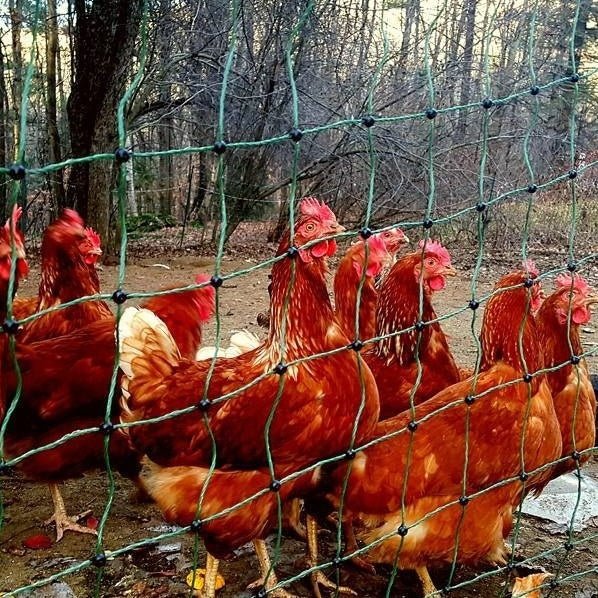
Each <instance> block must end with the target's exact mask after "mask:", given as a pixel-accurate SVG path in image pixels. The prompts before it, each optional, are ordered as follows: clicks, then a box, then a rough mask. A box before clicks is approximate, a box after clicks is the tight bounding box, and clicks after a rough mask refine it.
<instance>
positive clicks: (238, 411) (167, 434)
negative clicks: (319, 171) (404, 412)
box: [120, 198, 378, 596]
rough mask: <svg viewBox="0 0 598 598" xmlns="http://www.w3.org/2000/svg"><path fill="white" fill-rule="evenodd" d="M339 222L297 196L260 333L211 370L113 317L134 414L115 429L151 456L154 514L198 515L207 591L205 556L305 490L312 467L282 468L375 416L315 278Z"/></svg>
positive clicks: (363, 430)
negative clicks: (250, 346) (264, 330)
mask: <svg viewBox="0 0 598 598" xmlns="http://www.w3.org/2000/svg"><path fill="white" fill-rule="evenodd" d="M342 230H343V228H342V227H341V226H340V225H339V224H338V223H337V221H336V217H335V216H334V214H333V212H332V211H331V210H330V209H329V208H328V207H327V206H325V205H324V204H321V203H320V202H318V201H317V200H316V199H314V198H307V199H304V200H302V201H301V203H300V204H299V218H298V220H297V222H296V227H295V231H294V236H293V237H292V239H291V237H290V235H289V233H288V232H287V234H286V235H285V236H284V237H283V239H282V241H281V244H280V246H279V248H278V256H279V257H280V258H281V259H279V260H278V261H277V262H276V263H275V264H274V266H273V268H272V294H271V303H270V329H269V334H268V337H267V339H266V340H265V342H264V343H262V344H261V345H260V346H259V347H258V348H256V349H254V350H253V351H250V352H248V353H244V354H242V355H240V356H238V357H236V358H233V359H226V358H221V359H218V360H216V362H215V363H214V366H213V371H211V370H210V367H211V362H210V361H199V362H195V361H189V360H185V359H181V357H180V355H179V353H178V350H177V347H176V345H175V343H174V342H173V341H172V339H171V338H170V336H169V335H168V334H167V330H166V329H165V327H164V326H163V325H161V323H160V322H159V321H157V320H156V319H155V318H154V317H153V316H152V315H151V314H148V313H147V312H144V311H143V310H142V311H135V310H128V312H125V314H124V317H123V319H122V320H121V332H120V338H121V344H122V346H121V358H120V365H121V368H122V370H123V372H124V373H125V376H126V377H125V378H124V380H123V383H122V393H123V398H122V418H121V419H122V421H123V423H124V424H131V423H135V424H136V425H134V426H131V427H127V428H124V429H123V431H126V433H127V435H128V436H129V438H130V441H131V442H132V444H133V445H134V446H135V447H136V449H137V450H139V451H140V452H143V453H145V454H146V455H148V457H149V459H150V460H151V462H152V463H149V464H146V467H145V468H144V474H143V477H142V479H143V482H144V487H145V489H146V491H147V492H148V494H150V496H151V497H152V498H153V499H154V500H155V501H156V502H157V503H158V506H159V507H160V509H161V510H162V512H163V513H164V516H165V517H166V519H167V520H169V521H175V522H177V523H178V524H180V525H185V526H187V525H192V524H193V522H194V521H195V520H197V519H198V518H201V520H202V521H203V524H202V526H201V534H202V535H203V537H204V541H205V544H206V548H207V550H208V553H209V557H208V567H207V570H208V572H210V575H206V581H205V588H206V590H205V593H206V595H208V596H213V595H214V578H213V577H214V576H215V572H216V571H217V564H216V565H214V562H215V559H217V558H224V557H227V556H230V555H231V553H232V552H233V550H235V549H236V548H238V547H239V546H241V545H242V544H244V543H245V542H247V541H248V540H256V539H261V538H263V537H264V536H265V535H266V534H267V533H268V532H269V531H270V529H271V528H272V527H273V525H274V521H275V518H276V511H277V508H276V507H277V502H278V501H277V495H278V496H279V497H280V500H281V501H282V502H283V503H284V502H286V501H288V500H290V499H292V498H294V497H296V496H303V495H304V494H305V493H307V492H310V491H311V490H312V489H313V488H314V486H315V485H317V480H318V469H313V470H310V471H307V472H306V473H304V474H302V475H298V476H297V477H293V478H292V479H285V477H286V476H290V475H292V474H295V473H296V472H298V471H300V470H301V469H302V468H305V467H309V466H310V465H312V464H314V463H316V462H317V461H319V460H320V459H322V458H326V457H328V456H330V455H333V454H338V453H339V452H340V453H342V452H344V451H346V450H348V449H349V448H350V446H351V444H352V441H353V439H354V440H355V441H356V442H359V439H363V438H365V437H366V436H367V435H368V434H369V433H370V432H371V430H372V427H373V426H374V424H375V422H376V421H377V418H378V393H377V389H376V385H375V382H374V379H373V377H372V376H371V374H370V372H369V370H368V368H367V366H365V364H364V363H363V362H362V361H361V359H360V357H359V355H358V353H356V352H355V351H352V350H350V349H349V348H348V343H349V339H348V338H347V337H346V336H345V334H344V333H343V331H342V330H341V328H340V327H339V326H338V324H337V322H336V320H335V318H334V312H333V310H332V305H331V303H330V299H329V296H328V292H327V289H326V281H325V275H326V271H327V267H326V259H325V258H326V257H328V256H331V255H333V254H334V252H335V250H336V242H335V241H334V240H332V239H328V238H327V237H329V236H330V235H335V234H337V233H339V232H341V231H342ZM343 349H344V350H343ZM329 351H334V352H333V353H332V354H326V355H322V356H321V357H318V358H311V359H310V357H311V356H314V355H319V354H325V353H328V352H329ZM210 371H211V375H210ZM179 409H182V410H184V412H183V413H181V414H179V415H178V416H177V417H175V418H171V419H167V420H163V421H161V422H160V423H155V424H151V425H149V424H141V422H143V420H146V419H147V418H151V417H155V416H159V415H165V414H167V413H169V412H172V411H175V410H179ZM201 412H203V414H204V415H203V417H201V416H200V415H199V414H200V413H201ZM208 424H209V426H208ZM264 431H266V432H264ZM212 442H214V443H215V452H214V453H213V452H212ZM270 458H271V468H272V469H271V470H270V468H269V463H270ZM211 464H212V465H213V466H215V467H216V468H217V469H216V470H215V471H214V472H213V475H210V473H209V467H210V465H211ZM208 480H209V482H208ZM281 480H282V481H281ZM204 484H205V485H204ZM268 488H270V489H273V490H275V491H276V492H277V495H275V493H274V492H271V491H268ZM202 489H205V495H204V496H203V500H202V501H201V503H200V504H198V497H199V496H200V495H201V492H202ZM260 491H261V492H262V493H261V494H260V495H259V496H258V497H255V496H254V495H255V494H256V493H258V492H260ZM264 491H265V493H264ZM252 497H254V500H249V501H248V502H247V503H245V504H243V505H242V506H239V507H238V508H237V509H236V510H234V511H232V512H230V513H227V514H225V515H222V516H217V514H218V513H219V512H220V511H221V510H222V509H223V508H225V507H230V506H233V505H239V503H240V502H241V501H243V500H245V499H251V498H252ZM194 528H195V529H197V526H194ZM258 545H259V544H258ZM258 558H259V559H260V566H261V571H262V574H263V578H262V580H263V582H264V583H265V584H266V588H267V589H269V588H271V587H272V585H274V584H275V583H276V579H275V576H274V575H273V574H272V573H270V571H269V568H270V564H269V560H268V559H267V554H264V551H262V552H261V554H260V553H258ZM262 580H261V581H262Z"/></svg>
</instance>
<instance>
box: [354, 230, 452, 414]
mask: <svg viewBox="0 0 598 598" xmlns="http://www.w3.org/2000/svg"><path fill="white" fill-rule="evenodd" d="M422 246H423V245H422V244H421V243H420V248H421V247H422ZM454 275H455V270H454V269H453V267H452V266H451V256H450V254H449V252H448V250H447V249H446V248H445V247H443V246H442V245H441V244H440V243H439V242H436V241H428V242H427V243H426V244H425V249H421V250H420V251H416V252H414V253H409V254H407V255H405V256H403V257H401V258H400V259H399V260H398V261H397V262H396V263H395V265H394V266H393V267H392V268H391V270H390V272H389V273H388V276H387V278H386V279H385V280H384V282H383V283H382V286H381V288H380V294H379V296H378V303H377V308H376V335H377V336H382V337H384V338H382V339H381V340H379V341H377V342H376V343H375V344H374V346H373V347H372V348H371V349H369V350H368V351H367V352H366V353H364V359H365V361H366V362H367V364H368V365H369V366H370V369H371V370H372V373H373V374H374V377H375V378H376V383H377V385H378V389H379V391H380V419H387V418H388V417H392V416H393V415H396V414H397V413H400V412H401V411H404V410H405V409H407V408H408V407H409V406H410V405H411V401H413V403H414V404H415V405H417V404H418V403H421V402H422V401H425V400H426V399H428V398H430V397H431V396H433V395H434V394H436V393H437V392H439V391H440V390H442V389H444V388H446V387H447V386H450V385H451V384H454V383H456V382H458V381H459V380H460V375H459V370H458V368H457V365H456V363H455V360H454V358H453V356H452V354H451V352H450V349H449V346H448V342H447V339H446V336H445V335H444V332H443V331H442V328H441V327H440V324H439V323H438V322H435V321H434V320H436V319H437V315H436V312H435V311H434V308H433V306H432V294H433V293H434V292H436V291H439V290H441V289H443V288H444V287H445V284H446V276H454ZM420 282H421V284H420ZM420 289H421V293H422V311H421V315H420ZM399 298H400V300H399ZM419 327H421V331H420V330H418V328H419ZM401 330H403V331H406V332H401V333H399V334H396V332H398V331H401ZM418 355H419V361H420V365H421V372H420V370H419V368H418V363H417V356H418Z"/></svg>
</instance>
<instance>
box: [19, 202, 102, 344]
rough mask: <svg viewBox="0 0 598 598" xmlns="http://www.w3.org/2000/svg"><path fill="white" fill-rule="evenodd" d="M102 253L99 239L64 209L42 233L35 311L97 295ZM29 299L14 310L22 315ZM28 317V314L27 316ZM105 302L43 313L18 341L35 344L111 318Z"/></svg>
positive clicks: (28, 325) (31, 323) (78, 304)
mask: <svg viewBox="0 0 598 598" xmlns="http://www.w3.org/2000/svg"><path fill="white" fill-rule="evenodd" d="M101 253H102V251H101V249H100V247H99V237H98V235H97V234H96V233H95V232H94V231H93V230H92V229H86V228H85V227H84V225H83V220H82V219H81V217H80V216H79V214H77V212H75V211H74V210H70V209H65V210H64V213H63V214H62V216H60V217H59V218H58V219H57V220H55V221H54V222H53V223H52V224H51V225H50V226H49V227H48V228H47V229H46V230H45V231H44V237H43V240H42V247H41V255H42V263H41V279H40V283H39V292H38V297H37V304H36V306H35V310H34V311H35V312H39V311H42V310H46V309H49V308H52V307H55V306H56V305H59V304H62V303H67V302H69V301H73V300H75V299H80V298H81V297H85V296H87V295H95V294H98V293H99V292H100V284H99V279H98V275H97V272H96V268H95V264H96V262H97V260H98V257H99V256H100V255H101ZM30 303H31V300H25V301H24V302H23V304H21V305H20V306H19V302H17V307H19V311H20V312H21V314H22V313H24V312H25V311H26V310H27V309H29V308H30V305H29V304H30ZM26 315H31V314H26ZM111 317H112V312H111V311H110V308H109V307H108V305H107V303H106V302H104V301H100V300H93V301H84V302H81V303H77V304H75V305H71V306H70V307H67V308H64V309H60V310H57V311H50V312H48V313H44V314H42V315H40V316H39V317H37V318H35V319H34V320H31V321H30V322H27V324H26V325H25V328H24V330H23V331H22V332H21V333H20V334H19V340H20V341H21V342H34V341H40V340H44V339H49V338H54V337H57V336H62V335H63V334H68V333H69V332H71V331H73V330H77V329H78V328H80V327H82V326H85V325H86V324H88V323H89V322H94V321H96V320H98V319H101V318H111Z"/></svg>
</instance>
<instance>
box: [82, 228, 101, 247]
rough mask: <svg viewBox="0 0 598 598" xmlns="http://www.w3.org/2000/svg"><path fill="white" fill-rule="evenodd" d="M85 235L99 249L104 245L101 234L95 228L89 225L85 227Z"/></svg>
mask: <svg viewBox="0 0 598 598" xmlns="http://www.w3.org/2000/svg"><path fill="white" fill-rule="evenodd" d="M85 236H86V237H87V240H88V241H89V242H90V243H91V244H92V246H93V247H94V248H95V249H99V248H100V247H101V246H102V241H101V239H100V235H98V233H96V231H95V230H93V228H90V227H87V228H86V229H85Z"/></svg>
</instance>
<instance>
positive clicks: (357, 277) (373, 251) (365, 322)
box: [334, 228, 409, 342]
mask: <svg viewBox="0 0 598 598" xmlns="http://www.w3.org/2000/svg"><path fill="white" fill-rule="evenodd" d="M408 241H409V239H408V238H407V237H406V235H405V233H403V231H402V230H401V229H400V228H395V229H391V230H387V231H384V232H381V233H376V234H375V235H372V236H371V237H369V238H368V239H367V240H366V241H363V240H359V241H357V242H356V243H353V245H351V246H350V247H349V249H348V250H347V252H346V253H345V255H344V256H343V258H342V260H341V261H340V263H339V265H338V268H337V270H336V274H335V276H334V301H335V314H336V318H337V320H338V322H339V324H340V325H341V327H342V328H343V330H344V331H345V334H346V335H347V336H348V337H349V338H350V339H352V340H353V339H359V340H360V341H362V342H363V341H365V340H368V339H371V338H373V337H374V335H375V333H376V301H377V299H378V290H377V288H376V281H375V279H376V277H377V276H378V275H379V274H380V272H381V271H382V268H383V267H384V266H385V265H386V264H387V263H390V262H391V261H392V259H393V258H394V255H395V254H396V252H397V251H398V250H399V248H400V247H401V245H403V243H407V242H408ZM366 246H367V260H366ZM366 263H367V267H366V268H365V275H364V274H363V270H364V265H365V264H366ZM362 278H363V283H362V282H361V281H362ZM358 294H359V297H358ZM358 299H359V334H355V324H356V321H355V316H356V311H357V301H358Z"/></svg>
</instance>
